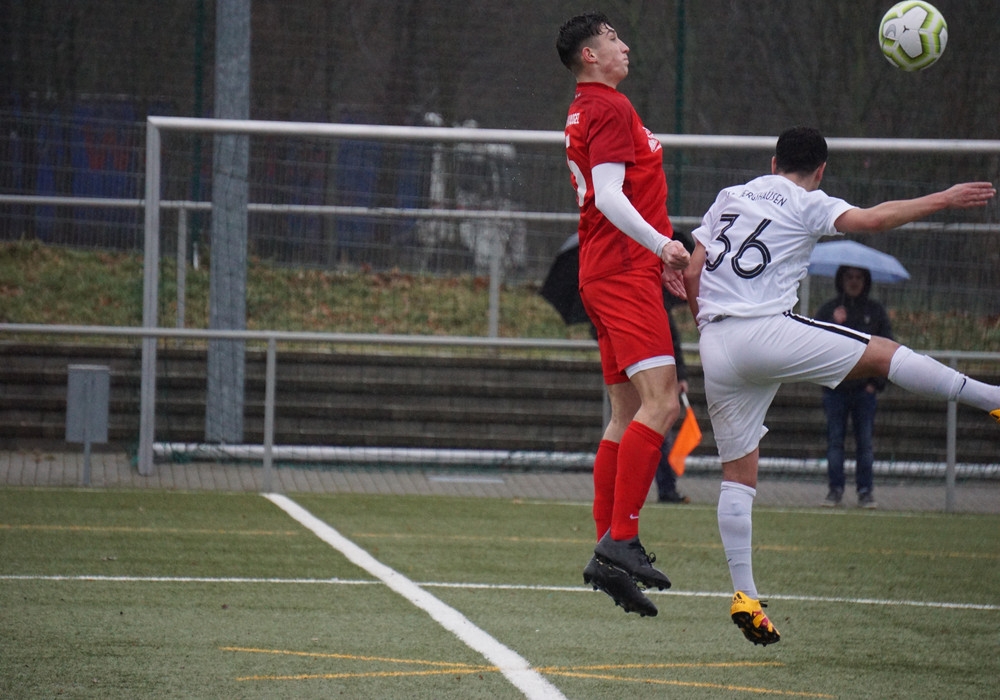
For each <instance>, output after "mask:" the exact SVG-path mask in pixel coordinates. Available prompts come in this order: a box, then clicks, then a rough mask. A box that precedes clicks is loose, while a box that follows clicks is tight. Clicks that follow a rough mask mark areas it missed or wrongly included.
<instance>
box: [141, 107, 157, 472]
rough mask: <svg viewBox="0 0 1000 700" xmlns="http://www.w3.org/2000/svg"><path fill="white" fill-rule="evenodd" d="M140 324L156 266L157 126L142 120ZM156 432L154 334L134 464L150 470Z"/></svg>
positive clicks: (153, 316)
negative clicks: (143, 190)
mask: <svg viewBox="0 0 1000 700" xmlns="http://www.w3.org/2000/svg"><path fill="white" fill-rule="evenodd" d="M142 259H143V283H142V284H143V290H142V291H143V293H142V327H143V328H156V325H157V324H156V322H157V313H156V312H157V306H158V304H159V300H158V298H157V292H158V289H157V288H158V286H159V283H160V281H159V268H160V130H159V129H158V128H157V127H156V126H154V125H153V124H151V123H150V122H149V121H148V119H147V121H146V221H145V248H144V250H143V256H142ZM155 432H156V337H155V336H152V335H150V336H146V337H143V339H142V376H141V380H140V389H139V454H138V468H139V473H140V474H142V475H143V476H149V475H150V474H152V473H153V439H154V434H155Z"/></svg>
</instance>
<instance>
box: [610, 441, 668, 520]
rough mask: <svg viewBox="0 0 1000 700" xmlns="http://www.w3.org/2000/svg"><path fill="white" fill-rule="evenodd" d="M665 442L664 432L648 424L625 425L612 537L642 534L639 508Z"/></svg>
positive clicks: (619, 450)
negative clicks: (661, 432) (640, 531)
mask: <svg viewBox="0 0 1000 700" xmlns="http://www.w3.org/2000/svg"><path fill="white" fill-rule="evenodd" d="M662 445H663V436H662V435H660V434H659V433H658V432H656V431H655V430H653V429H652V428H650V427H649V426H647V425H643V424H642V423H639V422H637V421H632V422H631V423H629V424H628V427H627V428H626V429H625V434H624V435H623V436H622V441H621V445H619V447H618V473H617V475H616V476H615V507H614V513H613V515H612V519H611V537H612V538H614V539H616V540H630V539H632V538H633V537H635V536H636V535H638V534H639V511H640V510H641V509H642V506H643V504H644V503H645V502H646V497H647V496H649V487H650V486H652V485H653V479H654V478H655V477H656V467H657V465H658V464H659V463H660V447H661V446H662Z"/></svg>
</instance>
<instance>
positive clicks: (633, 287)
mask: <svg viewBox="0 0 1000 700" xmlns="http://www.w3.org/2000/svg"><path fill="white" fill-rule="evenodd" d="M580 297H581V298H582V299H583V307H584V309H586V311H587V315H588V316H590V320H591V321H592V322H593V324H594V327H595V328H596V329H597V346H598V348H599V349H600V351H601V371H602V372H603V374H604V383H605V384H620V383H622V382H626V381H628V377H627V376H626V375H625V368H626V367H629V366H631V365H634V364H636V363H637V362H641V361H643V360H648V359H650V358H652V357H673V356H674V343H673V339H672V338H671V337H670V323H669V321H668V320H667V311H666V309H665V308H664V306H663V283H662V282H661V281H660V271H659V270H658V269H657V268H655V267H649V268H643V269H641V270H632V271H629V272H624V273H621V274H617V275H611V276H610V277H602V278H601V279H597V280H594V281H592V282H588V283H587V284H585V285H584V286H583V287H582V288H581V289H580Z"/></svg>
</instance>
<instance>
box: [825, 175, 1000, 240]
mask: <svg viewBox="0 0 1000 700" xmlns="http://www.w3.org/2000/svg"><path fill="white" fill-rule="evenodd" d="M996 193H997V191H996V188H995V187H994V186H993V183H991V182H963V183H961V184H958V185H954V186H952V187H949V188H948V189H946V190H942V191H940V192H935V193H934V194H928V195H924V196H923V197H915V198H914V199H897V200H893V201H890V202H882V203H881V204H876V205H875V206H874V207H868V208H866V209H861V208H854V209H848V210H847V211H845V212H844V213H843V214H841V215H840V216H838V217H837V220H836V222H835V225H836V227H837V230H838V231H841V232H843V233H878V232H880V231H888V230H889V229H892V228H896V227H897V226H902V225H903V224H908V223H910V222H912V221H917V220H919V219H923V218H924V217H926V216H930V215H931V214H933V213H935V212H939V211H941V210H943V209H970V208H972V207H982V206H986V204H987V203H988V202H989V201H990V200H991V199H993V197H995V196H996Z"/></svg>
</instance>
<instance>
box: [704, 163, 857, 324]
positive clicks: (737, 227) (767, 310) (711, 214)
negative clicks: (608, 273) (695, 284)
mask: <svg viewBox="0 0 1000 700" xmlns="http://www.w3.org/2000/svg"><path fill="white" fill-rule="evenodd" d="M852 208H853V205H851V204H848V203H847V202H845V201H844V200H842V199H838V198H836V197H831V196H829V195H828V194H826V193H825V192H823V191H822V190H814V191H812V192H809V191H807V190H805V189H803V188H802V187H799V186H798V185H797V184H795V183H794V182H792V181H791V180H789V179H788V178H786V177H783V176H781V175H763V176H761V177H758V178H757V179H755V180H751V181H750V182H748V183H746V184H745V185H737V186H735V187H727V188H726V189H724V190H722V191H721V192H720V193H719V196H718V197H717V198H716V199H715V203H714V204H713V205H712V206H711V208H710V209H709V210H708V213H706V214H705V216H704V217H703V218H702V221H701V225H700V226H699V227H698V228H697V229H695V230H694V232H693V233H692V235H693V236H694V238H695V240H696V241H698V242H699V243H701V244H702V245H703V246H705V269H703V270H702V273H701V286H700V288H699V292H698V319H697V320H698V327H699V328H701V327H702V326H704V325H705V324H706V323H709V322H711V321H713V320H717V319H719V318H723V317H728V316H736V317H741V318H752V317H758V316H770V315H773V314H780V313H783V312H785V311H790V310H791V309H792V308H793V307H794V306H795V304H796V302H798V289H799V282H800V281H801V280H802V278H803V277H805V276H806V270H807V268H808V267H809V256H810V255H812V251H813V248H814V247H815V246H816V243H817V242H818V241H819V239H820V238H822V237H823V236H830V235H834V234H837V230H836V229H835V228H834V222H835V221H836V220H837V217H839V216H840V215H841V214H843V213H844V212H845V211H847V210H848V209H852Z"/></svg>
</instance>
